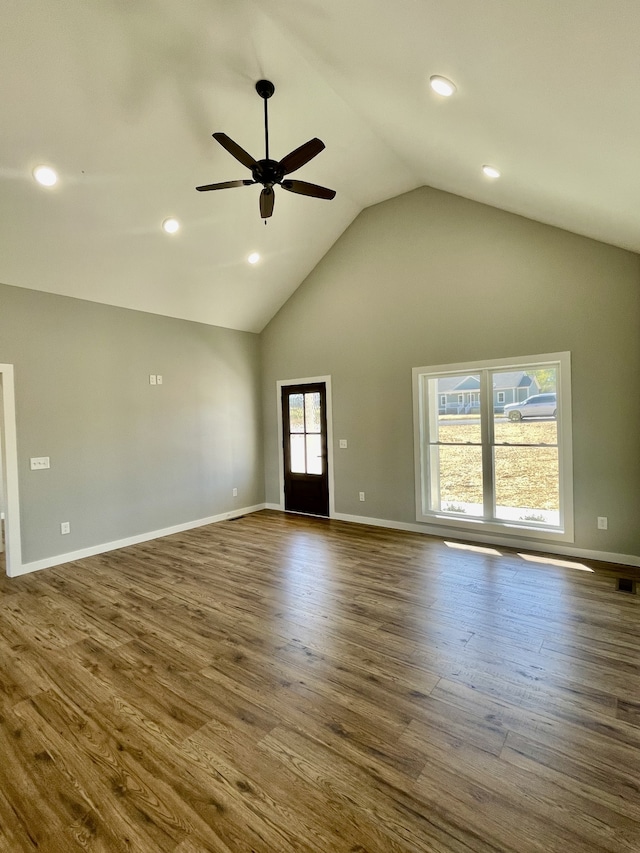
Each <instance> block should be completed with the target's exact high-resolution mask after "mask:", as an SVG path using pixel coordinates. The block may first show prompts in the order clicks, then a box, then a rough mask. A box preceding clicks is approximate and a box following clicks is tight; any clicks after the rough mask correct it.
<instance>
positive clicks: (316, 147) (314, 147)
mask: <svg viewBox="0 0 640 853" xmlns="http://www.w3.org/2000/svg"><path fill="white" fill-rule="evenodd" d="M323 149H324V142H323V141H322V140H321V139H318V138H317V137H316V138H314V139H310V140H309V141H308V142H305V143H304V145H301V146H300V148H296V149H295V151H292V152H291V153H290V154H287V156H286V157H283V158H282V160H281V161H280V168H281V169H282V173H283V174H284V175H289V174H291V172H295V171H296V169H299V168H300V167H301V166H304V165H305V163H308V162H309V160H313V158H314V157H315V156H316V154H319V153H320V152H321V151H322V150H323Z"/></svg>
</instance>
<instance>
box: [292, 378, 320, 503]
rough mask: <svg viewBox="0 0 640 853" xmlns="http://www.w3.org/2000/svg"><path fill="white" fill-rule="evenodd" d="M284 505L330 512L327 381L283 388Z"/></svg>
mask: <svg viewBox="0 0 640 853" xmlns="http://www.w3.org/2000/svg"><path fill="white" fill-rule="evenodd" d="M282 434H283V444H284V508H285V510H289V511H290V512H304V513H308V514H309V515H325V516H328V515H329V474H328V471H327V389H326V386H325V383H324V382H317V383H313V384H309V385H285V386H283V388H282Z"/></svg>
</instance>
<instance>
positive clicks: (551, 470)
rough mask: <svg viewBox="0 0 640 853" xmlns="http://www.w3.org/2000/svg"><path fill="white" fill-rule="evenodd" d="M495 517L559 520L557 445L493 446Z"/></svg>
mask: <svg viewBox="0 0 640 853" xmlns="http://www.w3.org/2000/svg"><path fill="white" fill-rule="evenodd" d="M494 464H495V483H496V486H495V490H496V491H495V494H496V498H495V500H496V518H500V519H504V520H510V521H518V522H523V521H525V522H530V523H532V524H535V523H536V522H538V523H539V524H554V525H559V524H560V513H559V508H560V494H559V485H558V484H559V471H558V449H557V447H496V448H495V449H494Z"/></svg>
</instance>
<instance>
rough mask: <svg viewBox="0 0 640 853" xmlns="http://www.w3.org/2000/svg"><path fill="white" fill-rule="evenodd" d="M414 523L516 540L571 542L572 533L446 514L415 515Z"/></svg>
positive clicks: (556, 529) (510, 522)
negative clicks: (490, 534) (493, 534)
mask: <svg viewBox="0 0 640 853" xmlns="http://www.w3.org/2000/svg"><path fill="white" fill-rule="evenodd" d="M416 521H419V522H420V523H421V524H428V525H432V526H434V527H441V528H442V527H448V528H457V529H458V530H468V531H474V532H476V533H480V532H481V531H482V532H483V533H496V534H499V535H501V536H505V535H506V536H514V537H517V538H518V539H522V538H526V539H546V540H547V541H549V542H573V541H574V537H573V531H572V530H571V529H568V526H565V527H564V528H562V527H536V526H535V525H530V524H518V523H517V522H513V521H495V520H493V521H485V520H483V519H481V518H460V517H459V516H451V515H447V514H446V513H435V512H434V513H430V514H429V515H420V514H418V515H416Z"/></svg>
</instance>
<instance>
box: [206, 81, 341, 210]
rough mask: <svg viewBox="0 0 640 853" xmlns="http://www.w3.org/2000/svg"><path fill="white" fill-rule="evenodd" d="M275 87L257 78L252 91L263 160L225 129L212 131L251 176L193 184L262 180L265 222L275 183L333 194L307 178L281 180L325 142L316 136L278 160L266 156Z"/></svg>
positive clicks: (295, 189)
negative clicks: (258, 106)
mask: <svg viewBox="0 0 640 853" xmlns="http://www.w3.org/2000/svg"><path fill="white" fill-rule="evenodd" d="M275 90H276V87H275V86H274V85H273V83H272V82H271V81H270V80H258V82H257V83H256V92H257V93H258V94H259V95H260V97H261V98H262V99H263V101H264V139H265V156H264V159H263V160H256V159H254V158H253V157H252V156H251V154H249V153H247V152H246V151H245V150H244V148H241V147H240V146H239V145H238V143H237V142H234V141H233V139H231V138H230V137H229V136H227V135H226V133H214V134H213V138H214V139H215V140H216V142H219V143H220V145H222V147H223V148H224V149H225V150H226V151H228V152H229V154H231V156H232V157H235V159H236V160H237V161H238V162H239V163H242V165H243V166H246V167H247V169H250V170H251V180H247V179H245V180H239V181H224V182H223V183H217V184H205V185H203V186H201V187H196V189H197V190H198V192H208V191H209V190H224V189H230V188H231V187H248V186H251V185H252V184H262V192H261V193H260V216H261V218H262V219H264V220H265V224H266V220H267V219H268V218H269V217H270V216H271V215H272V214H273V207H274V204H275V192H274V187H276V186H280V187H282V189H283V190H287V192H291V193H297V194H298V195H307V196H311V197H312V198H324V199H328V200H331V199H332V198H334V197H335V194H336V192H335V190H330V189H328V188H327V187H321V186H318V184H310V183H309V182H308V181H298V180H290V179H288V178H287V179H286V180H285V178H286V176H287V175H290V174H291V173H292V172H295V171H297V170H298V169H300V168H302V166H304V165H306V164H307V163H308V162H309V161H310V160H312V159H313V158H314V157H315V156H317V155H318V154H319V153H320V152H321V151H322V150H323V149H324V147H325V146H324V142H322V140H320V139H317V138H314V139H310V140H309V141H308V142H305V143H304V144H303V145H301V146H300V147H299V148H296V149H295V150H294V151H291V152H290V153H289V154H287V155H286V157H283V158H282V160H279V161H278V160H272V159H271V158H270V157H269V112H268V105H267V101H268V100H269V98H270V97H271V96H272V95H273V93H274V92H275Z"/></svg>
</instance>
